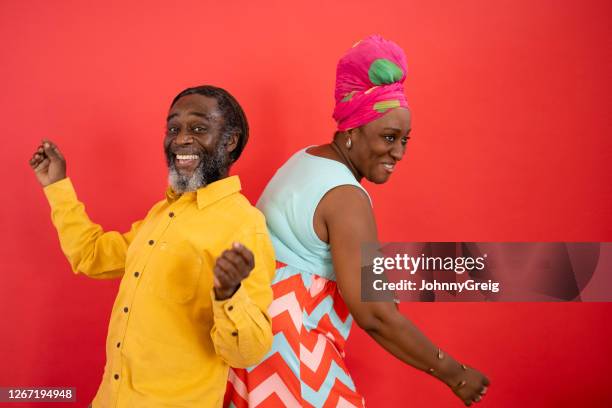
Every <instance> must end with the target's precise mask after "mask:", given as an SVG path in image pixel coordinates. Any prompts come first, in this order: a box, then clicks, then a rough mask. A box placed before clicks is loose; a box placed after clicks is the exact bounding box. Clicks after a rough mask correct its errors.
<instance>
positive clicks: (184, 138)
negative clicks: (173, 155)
mask: <svg viewBox="0 0 612 408" xmlns="http://www.w3.org/2000/svg"><path fill="white" fill-rule="evenodd" d="M192 142H193V137H192V135H191V134H190V133H189V132H187V131H185V130H181V131H180V132H179V133H178V135H176V137H175V138H174V143H176V144H190V143H192Z"/></svg>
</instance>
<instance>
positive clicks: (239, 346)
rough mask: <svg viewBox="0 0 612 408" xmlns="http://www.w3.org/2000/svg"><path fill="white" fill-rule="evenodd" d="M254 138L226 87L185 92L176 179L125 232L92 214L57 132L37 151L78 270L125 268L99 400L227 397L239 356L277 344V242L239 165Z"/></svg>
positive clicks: (97, 403)
mask: <svg viewBox="0 0 612 408" xmlns="http://www.w3.org/2000/svg"><path fill="white" fill-rule="evenodd" d="M247 139H248V125H247V121H246V118H245V116H244V112H243V111H242V109H241V107H240V105H239V104H238V103H237V102H236V100H235V99H234V98H233V97H232V96H231V95H230V94H229V93H227V92H226V91H224V90H223V89H220V88H216V87H212V86H201V87H197V88H189V89H186V90H185V91H183V92H181V93H180V94H179V95H177V97H176V98H175V99H174V101H173V102H172V105H171V107H170V112H169V115H168V118H167V129H166V136H165V139H164V150H165V153H166V159H167V164H168V169H169V177H168V179H169V184H170V187H169V188H168V190H167V191H166V197H165V199H163V200H161V201H160V202H158V203H157V204H155V205H154V206H153V208H151V210H150V211H149V212H148V214H147V216H146V217H145V218H144V219H143V220H140V221H137V222H135V223H134V224H133V225H132V228H131V229H130V231H128V232H126V233H123V234H121V233H119V232H115V231H109V232H104V231H103V230H102V228H101V227H100V226H99V225H97V224H94V223H93V222H91V221H90V220H89V217H88V216H87V214H86V213H85V208H84V206H83V204H82V203H81V202H79V201H78V199H77V197H76V194H75V192H74V189H73V187H72V184H71V181H70V179H69V178H66V163H65V160H64V158H63V156H62V154H61V153H60V151H59V149H58V148H57V146H56V145H55V144H54V143H53V142H51V141H49V140H43V142H42V144H41V146H39V148H38V149H37V150H36V152H35V153H34V155H33V156H32V159H31V160H30V166H31V167H32V168H33V170H34V172H35V174H36V177H37V178H38V180H39V182H40V183H41V184H42V186H43V187H44V193H45V195H46V197H47V199H48V201H49V204H50V206H51V217H52V220H53V224H54V225H55V227H56V228H57V231H58V234H59V239H60V244H61V247H62V250H63V251H64V253H65V254H66V257H67V258H68V260H69V261H70V264H71V266H72V269H73V271H74V272H76V273H84V274H86V275H88V276H90V277H92V278H96V279H111V278H121V284H120V287H119V292H118V294H117V298H116V300H115V304H114V305H113V310H112V314H111V319H110V323H109V328H108V338H107V341H106V356H107V360H106V366H105V368H104V376H103V378H102V383H101V384H100V388H99V389H98V392H97V394H96V396H95V398H94V400H93V402H92V405H93V408H107V407H119V408H121V407H130V408H132V407H153V408H155V407H204V408H208V407H218V406H221V405H222V402H223V394H224V391H225V385H226V381H227V373H228V366H233V367H248V366H251V365H253V364H255V363H257V362H258V361H259V360H260V359H261V358H262V357H263V356H264V355H265V354H266V353H267V352H268V350H269V349H270V346H271V344H272V331H271V324H270V318H269V316H268V315H267V309H268V306H269V305H270V302H271V301H272V290H271V288H270V281H271V278H272V275H273V273H274V267H275V262H274V253H273V248H272V245H271V242H270V240H269V237H268V234H267V230H266V224H265V220H264V217H263V215H262V214H261V213H260V212H259V211H258V210H257V209H256V208H255V207H253V206H251V205H250V203H249V202H248V200H247V199H246V198H245V197H244V196H243V195H242V194H240V181H239V179H238V176H232V177H229V176H228V172H229V168H230V166H231V164H232V163H234V162H235V161H236V160H237V159H238V157H239V156H240V154H241V152H242V150H243V148H244V146H245V144H246V142H247Z"/></svg>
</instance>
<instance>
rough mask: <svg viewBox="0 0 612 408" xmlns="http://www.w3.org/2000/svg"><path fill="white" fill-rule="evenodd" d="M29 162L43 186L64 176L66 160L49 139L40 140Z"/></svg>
mask: <svg viewBox="0 0 612 408" xmlns="http://www.w3.org/2000/svg"><path fill="white" fill-rule="evenodd" d="M29 163H30V167H32V170H34V174H35V175H36V178H37V179H38V182H39V183H40V184H41V185H42V186H43V187H46V186H48V185H49V184H53V183H55V182H56V181H60V180H62V179H64V178H66V160H64V156H62V154H61V153H60V151H59V149H58V148H57V146H55V144H54V143H53V142H51V141H50V140H43V141H42V143H41V144H40V146H38V149H36V151H35V152H34V154H33V155H32V158H31V159H30V162H29Z"/></svg>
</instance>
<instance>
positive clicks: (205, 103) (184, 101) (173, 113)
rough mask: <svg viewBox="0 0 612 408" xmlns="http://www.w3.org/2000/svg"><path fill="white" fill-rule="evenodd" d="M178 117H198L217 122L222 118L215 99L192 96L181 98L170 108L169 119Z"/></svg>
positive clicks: (197, 95)
mask: <svg viewBox="0 0 612 408" xmlns="http://www.w3.org/2000/svg"><path fill="white" fill-rule="evenodd" d="M177 116H196V117H199V118H202V119H205V120H208V121H215V120H218V119H220V118H221V117H222V115H221V112H220V111H219V107H218V104H217V100H216V99H215V98H211V97H208V96H204V95H199V94H192V95H186V96H183V97H182V98H180V99H179V100H178V101H176V103H175V104H174V105H173V106H172V108H170V112H169V114H168V119H167V120H170V119H172V118H174V117H177Z"/></svg>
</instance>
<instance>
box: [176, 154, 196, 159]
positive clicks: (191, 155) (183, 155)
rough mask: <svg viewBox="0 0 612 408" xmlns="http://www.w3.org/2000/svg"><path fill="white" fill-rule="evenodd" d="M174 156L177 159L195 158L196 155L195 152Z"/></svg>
mask: <svg viewBox="0 0 612 408" xmlns="http://www.w3.org/2000/svg"><path fill="white" fill-rule="evenodd" d="M176 158H177V159H178V160H197V159H198V155H196V154H177V155H176Z"/></svg>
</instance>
